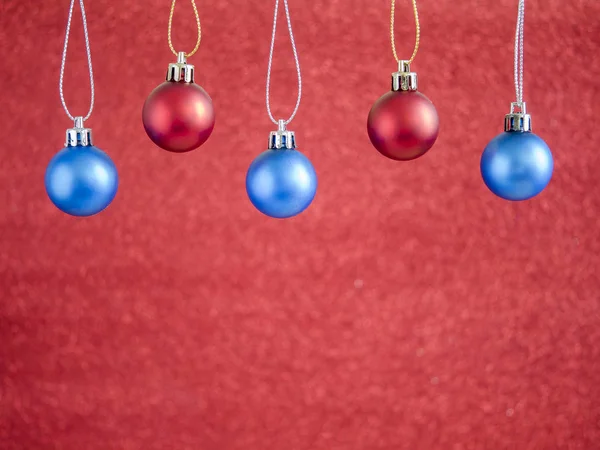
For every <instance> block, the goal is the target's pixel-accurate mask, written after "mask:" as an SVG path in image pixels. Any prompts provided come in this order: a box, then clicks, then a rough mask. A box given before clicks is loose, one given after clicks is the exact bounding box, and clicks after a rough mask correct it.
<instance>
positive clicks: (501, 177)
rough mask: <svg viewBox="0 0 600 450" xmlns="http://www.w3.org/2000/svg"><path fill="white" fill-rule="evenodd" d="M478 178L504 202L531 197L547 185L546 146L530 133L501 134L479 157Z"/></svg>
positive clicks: (548, 161) (550, 164) (549, 169)
mask: <svg viewBox="0 0 600 450" xmlns="http://www.w3.org/2000/svg"><path fill="white" fill-rule="evenodd" d="M480 167H481V176H482V177H483V181H484V182H485V184H486V185H487V187H488V188H489V189H490V190H491V191H492V192H493V193H494V194H496V195H497V196H498V197H502V198H503V199H505V200H527V199H529V198H531V197H535V196H536V195H538V194H539V193H540V192H542V191H543V190H544V188H545V187H546V186H547V185H548V183H549V182H550V179H551V178H552V170H553V169H554V161H553V159H552V153H551V152H550V149H549V148H548V145H546V143H545V142H544V141H543V140H542V139H541V138H540V137H538V136H536V135H535V134H533V133H531V132H516V131H509V132H504V133H501V134H499V135H498V136H496V137H495V138H494V139H492V141H491V142H490V143H489V144H488V145H487V147H486V148H485V150H484V151H483V155H481V165H480Z"/></svg>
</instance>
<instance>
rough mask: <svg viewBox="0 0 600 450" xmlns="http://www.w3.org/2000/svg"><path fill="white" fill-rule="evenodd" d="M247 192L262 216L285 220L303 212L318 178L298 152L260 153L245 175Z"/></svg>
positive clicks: (274, 150) (310, 200) (314, 192)
mask: <svg viewBox="0 0 600 450" xmlns="http://www.w3.org/2000/svg"><path fill="white" fill-rule="evenodd" d="M246 191H247V192H248V197H250V201H251V202H252V204H253V205H254V206H255V207H256V209H258V210H259V211H260V212H262V213H263V214H266V215H267V216H270V217H275V218H279V219H284V218H287V217H293V216H295V215H297V214H300V213H301V212H302V211H304V210H305V209H306V208H307V207H308V205H310V203H311V202H312V201H313V198H314V197H315V194H316V193H317V174H316V172H315V169H314V167H313V165H312V164H311V162H310V161H309V159H308V158H307V157H306V156H304V155H303V154H302V153H300V152H299V151H298V150H294V149H292V150H289V149H281V150H277V149H273V150H267V151H265V152H262V153H261V154H260V155H258V157H257V158H256V159H255V160H254V161H253V162H252V164H251V165H250V168H249V169H248V173H247V174H246Z"/></svg>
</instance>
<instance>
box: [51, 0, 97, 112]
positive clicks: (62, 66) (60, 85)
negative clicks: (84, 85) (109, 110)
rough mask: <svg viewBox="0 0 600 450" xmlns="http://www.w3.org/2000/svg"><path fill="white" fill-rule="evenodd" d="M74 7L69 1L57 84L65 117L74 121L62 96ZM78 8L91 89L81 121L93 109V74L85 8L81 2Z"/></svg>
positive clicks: (73, 2)
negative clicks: (86, 111) (88, 102)
mask: <svg viewBox="0 0 600 450" xmlns="http://www.w3.org/2000/svg"><path fill="white" fill-rule="evenodd" d="M74 6H75V0H71V6H70V8H69V19H68V20H67V31H66V33H65V46H64V48H63V54H62V62H61V64H60V80H59V82H58V90H59V92H60V101H61V102H62V105H63V108H64V109H65V112H66V113H67V116H69V118H70V119H71V120H75V117H73V116H72V115H71V113H70V112H69V108H67V104H66V102H65V96H64V94H63V78H64V75H65V63H66V61H67V47H68V45H69V31H70V30H71V19H72V17H73V9H74ZM79 6H80V7H81V18H82V19H83V35H84V38H85V51H86V54H87V60H88V69H89V73H90V89H91V99H90V109H89V111H88V113H87V115H86V116H85V117H84V118H83V120H87V119H89V117H90V116H91V115H92V110H93V109H94V72H93V71H92V55H91V53H90V39H89V37H88V29H87V21H86V18H85V8H84V7H83V0H79Z"/></svg>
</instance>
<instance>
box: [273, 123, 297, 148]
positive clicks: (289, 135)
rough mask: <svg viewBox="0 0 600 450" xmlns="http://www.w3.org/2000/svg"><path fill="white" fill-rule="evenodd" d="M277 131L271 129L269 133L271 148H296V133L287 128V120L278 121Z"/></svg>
mask: <svg viewBox="0 0 600 450" xmlns="http://www.w3.org/2000/svg"><path fill="white" fill-rule="evenodd" d="M277 128H278V129H277V131H271V133H270V134H269V147H268V148H269V150H280V149H282V148H285V149H288V150H295V149H296V135H295V133H294V132H293V131H290V130H287V129H286V128H285V121H284V120H279V121H278V122H277Z"/></svg>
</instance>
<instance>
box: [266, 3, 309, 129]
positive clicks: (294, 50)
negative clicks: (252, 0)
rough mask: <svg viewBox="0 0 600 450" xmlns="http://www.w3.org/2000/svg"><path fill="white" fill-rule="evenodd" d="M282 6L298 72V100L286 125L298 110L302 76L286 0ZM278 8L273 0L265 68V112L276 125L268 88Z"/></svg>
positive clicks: (277, 122)
mask: <svg viewBox="0 0 600 450" xmlns="http://www.w3.org/2000/svg"><path fill="white" fill-rule="evenodd" d="M283 6H284V7H285V17H286V19H287V26H288V31H289V34H290V41H291V43H292V50H293V52H294V60H295V62H296V72H297V73H298V100H297V101H296V107H295V108H294V112H292V115H291V116H290V118H289V119H287V120H284V121H283V123H284V124H285V125H287V124H288V123H290V122H291V121H292V119H293V118H294V116H295V115H296V113H297V112H298V108H299V106H300V98H301V97H302V76H301V75H300V61H298V52H297V50H296V43H295V42H294V33H293V32H292V22H291V20H290V10H289V8H288V2H287V0H283ZM278 10H279V0H275V16H274V18H273V35H272V36H271V50H270V51H269V68H268V69H267V112H268V113H269V117H270V119H271V121H272V122H273V123H274V124H275V125H278V124H279V121H278V120H275V118H274V117H273V114H272V113H271V105H270V104H269V97H270V94H269V88H270V86H271V66H272V64H273V49H274V47H275V32H276V30H277V13H278Z"/></svg>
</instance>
